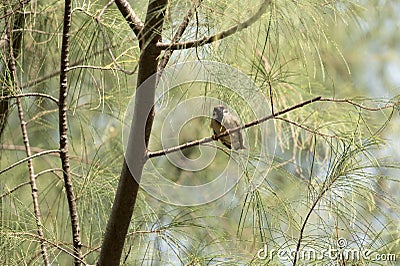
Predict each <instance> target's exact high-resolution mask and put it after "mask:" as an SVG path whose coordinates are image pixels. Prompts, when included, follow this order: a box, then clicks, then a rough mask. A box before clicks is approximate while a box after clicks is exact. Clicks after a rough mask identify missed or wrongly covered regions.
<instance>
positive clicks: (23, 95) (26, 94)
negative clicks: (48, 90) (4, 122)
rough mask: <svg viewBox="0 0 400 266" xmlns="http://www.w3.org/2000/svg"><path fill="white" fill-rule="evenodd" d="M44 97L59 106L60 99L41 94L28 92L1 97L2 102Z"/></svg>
mask: <svg viewBox="0 0 400 266" xmlns="http://www.w3.org/2000/svg"><path fill="white" fill-rule="evenodd" d="M31 96H33V97H43V98H47V99H50V100H52V101H53V102H55V103H56V104H57V105H58V99H57V98H55V97H53V96H51V95H49V94H45V93H39V92H28V93H21V94H17V95H7V96H0V100H8V99H12V98H22V97H31Z"/></svg>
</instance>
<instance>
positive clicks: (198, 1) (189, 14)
mask: <svg viewBox="0 0 400 266" xmlns="http://www.w3.org/2000/svg"><path fill="white" fill-rule="evenodd" d="M201 2H202V0H195V3H194V4H193V7H192V8H190V9H189V10H188V11H187V13H186V16H185V17H184V18H183V20H182V22H181V24H180V25H179V27H178V30H177V31H176V32H175V35H174V37H173V38H172V40H171V42H172V43H176V42H178V41H179V40H180V39H181V38H182V36H183V33H184V32H185V30H186V28H187V27H188V25H189V22H190V19H191V17H192V16H193V11H194V10H196V9H197V8H198V7H199V6H200V4H201ZM172 52H173V49H171V48H167V49H166V51H165V53H164V55H163V58H162V60H161V62H160V64H159V66H158V69H159V71H158V76H159V77H160V76H161V74H162V71H163V70H164V68H165V67H166V66H167V64H168V61H169V59H170V58H171V55H172Z"/></svg>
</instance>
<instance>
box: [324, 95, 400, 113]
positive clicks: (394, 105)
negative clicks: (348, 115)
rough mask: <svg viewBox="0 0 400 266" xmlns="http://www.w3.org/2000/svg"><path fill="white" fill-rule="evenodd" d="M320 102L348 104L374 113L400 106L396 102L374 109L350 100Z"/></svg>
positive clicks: (325, 99) (330, 99)
mask: <svg viewBox="0 0 400 266" xmlns="http://www.w3.org/2000/svg"><path fill="white" fill-rule="evenodd" d="M319 101H320V102H335V103H348V104H351V105H354V106H357V107H359V108H361V109H364V110H367V111H372V112H376V111H381V110H384V109H390V108H393V107H396V106H399V105H400V101H399V102H396V103H392V104H387V105H385V106H382V107H375V108H374V107H368V106H364V105H362V104H359V103H357V102H355V101H353V100H349V99H335V98H321V99H320V100H319Z"/></svg>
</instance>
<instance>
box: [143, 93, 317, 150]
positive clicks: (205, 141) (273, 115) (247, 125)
mask: <svg viewBox="0 0 400 266" xmlns="http://www.w3.org/2000/svg"><path fill="white" fill-rule="evenodd" d="M320 99H321V96H319V97H315V98H313V99H311V100H308V101H304V102H301V103H299V104H296V105H294V106H291V107H289V108H286V109H284V110H282V111H279V112H276V113H275V114H272V115H268V116H265V117H263V118H261V119H257V120H254V121H251V122H249V123H247V124H245V125H243V126H240V127H235V128H231V129H228V130H226V131H224V132H222V133H220V134H218V135H213V136H211V137H207V138H203V139H200V140H194V141H191V142H187V143H185V144H182V145H179V146H175V147H172V148H168V149H164V150H160V151H155V152H148V153H147V157H148V158H153V157H157V156H161V155H165V154H168V153H171V152H175V151H178V150H183V149H187V148H189V147H193V146H197V145H200V144H204V143H207V142H211V141H214V140H218V139H220V138H222V137H224V136H227V135H229V134H230V133H233V132H236V131H239V130H242V129H245V128H249V127H252V126H255V125H258V124H260V123H263V122H265V121H267V120H270V119H273V118H275V117H277V116H280V115H283V114H286V113H288V112H290V111H293V110H296V109H298V108H301V107H303V106H305V105H308V104H310V103H314V102H317V101H319V100H320Z"/></svg>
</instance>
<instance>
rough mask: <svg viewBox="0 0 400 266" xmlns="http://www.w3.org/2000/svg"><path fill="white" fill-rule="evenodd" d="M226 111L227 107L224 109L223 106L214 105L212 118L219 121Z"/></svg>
mask: <svg viewBox="0 0 400 266" xmlns="http://www.w3.org/2000/svg"><path fill="white" fill-rule="evenodd" d="M227 112H228V109H226V108H225V106H223V105H217V106H215V107H214V111H213V116H212V118H213V119H214V120H217V121H218V122H220V123H221V121H222V118H223V116H224V114H226V113H227Z"/></svg>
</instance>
